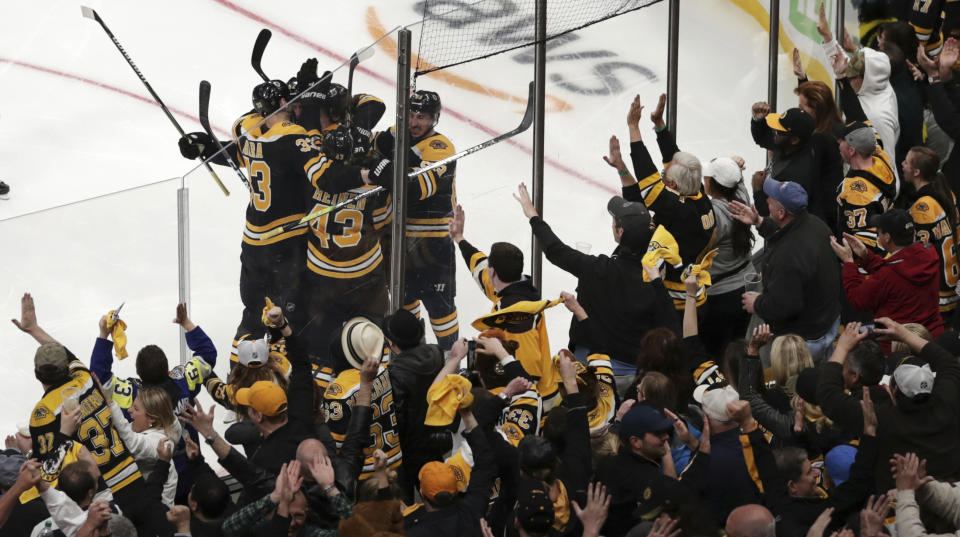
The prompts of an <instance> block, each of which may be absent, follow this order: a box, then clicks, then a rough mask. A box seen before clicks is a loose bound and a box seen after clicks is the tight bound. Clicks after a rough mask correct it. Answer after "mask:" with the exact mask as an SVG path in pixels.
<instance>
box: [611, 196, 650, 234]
mask: <svg viewBox="0 0 960 537" xmlns="http://www.w3.org/2000/svg"><path fill="white" fill-rule="evenodd" d="M607 212H608V213H610V216H612V217H614V218H617V219H619V220H621V221H623V223H624V225H626V224H627V223H629V224H631V227H632V226H633V225H637V226H646V227H650V211H648V210H647V207H646V205H644V204H642V203H640V202H638V201H627V200H625V199H623V197H621V196H614V197H612V198H610V201H608V202H607ZM631 217H636V218H637V220H633V219H632V218H631Z"/></svg>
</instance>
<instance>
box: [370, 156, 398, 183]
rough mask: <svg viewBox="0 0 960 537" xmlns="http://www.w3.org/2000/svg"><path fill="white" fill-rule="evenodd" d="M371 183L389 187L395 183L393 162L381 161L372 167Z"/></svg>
mask: <svg viewBox="0 0 960 537" xmlns="http://www.w3.org/2000/svg"><path fill="white" fill-rule="evenodd" d="M370 182H371V183H373V184H375V185H378V186H382V187H387V186H389V185H390V184H391V183H392V182H393V162H391V161H389V160H387V159H381V160H380V162H377V163H376V164H373V165H371V166H370Z"/></svg>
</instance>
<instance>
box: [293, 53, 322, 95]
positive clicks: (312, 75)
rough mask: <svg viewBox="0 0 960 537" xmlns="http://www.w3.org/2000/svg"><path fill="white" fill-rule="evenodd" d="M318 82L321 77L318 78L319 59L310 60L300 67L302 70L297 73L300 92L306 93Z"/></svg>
mask: <svg viewBox="0 0 960 537" xmlns="http://www.w3.org/2000/svg"><path fill="white" fill-rule="evenodd" d="M317 80H319V77H318V76H317V59H316V58H310V59H308V60H307V61H305V62H303V65H301V66H300V70H299V71H297V88H298V89H299V90H300V91H304V90H305V89H307V88H309V87H310V85H311V84H313V83H314V82H316V81H317Z"/></svg>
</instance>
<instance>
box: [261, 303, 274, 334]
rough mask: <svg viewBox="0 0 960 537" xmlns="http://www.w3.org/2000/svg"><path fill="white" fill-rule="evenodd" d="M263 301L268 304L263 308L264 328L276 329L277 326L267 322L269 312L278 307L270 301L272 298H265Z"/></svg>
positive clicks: (262, 319)
mask: <svg viewBox="0 0 960 537" xmlns="http://www.w3.org/2000/svg"><path fill="white" fill-rule="evenodd" d="M263 300H264V302H266V304H267V305H266V306H264V307H263V313H261V314H260V321H261V322H263V325H264V326H269V327H270V328H276V326H274V325H273V323H271V322H270V321H268V320H267V312H268V311H270V310H272V309H273V308H274V307H276V304H274V303H273V301H272V300H270V297H268V296H265V297H263Z"/></svg>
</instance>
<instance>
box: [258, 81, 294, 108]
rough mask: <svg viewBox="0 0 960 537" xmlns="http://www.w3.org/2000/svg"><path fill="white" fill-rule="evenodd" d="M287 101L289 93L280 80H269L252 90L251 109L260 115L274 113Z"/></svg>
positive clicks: (285, 85)
mask: <svg viewBox="0 0 960 537" xmlns="http://www.w3.org/2000/svg"><path fill="white" fill-rule="evenodd" d="M289 99H290V92H289V90H288V89H287V84H286V82H284V81H282V80H271V81H269V82H264V83H262V84H257V87H255V88H253V109H254V110H256V111H257V113H258V114H260V115H264V116H266V115H269V114H272V113H274V112H276V111H277V110H279V109H280V107H281V106H282V105H283V102H282V101H284V100H289Z"/></svg>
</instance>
